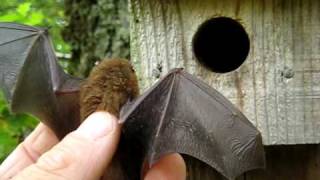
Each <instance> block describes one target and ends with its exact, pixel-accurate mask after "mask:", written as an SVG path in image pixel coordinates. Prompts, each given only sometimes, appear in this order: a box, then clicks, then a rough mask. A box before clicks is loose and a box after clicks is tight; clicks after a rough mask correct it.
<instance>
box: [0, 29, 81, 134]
mask: <svg viewBox="0 0 320 180" xmlns="http://www.w3.org/2000/svg"><path fill="white" fill-rule="evenodd" d="M0 64H1V66H0V87H1V88H2V89H3V90H4V92H5V95H6V97H7V99H8V100H9V102H11V108H12V111H13V112H27V113H31V114H33V115H35V116H37V117H38V118H40V119H41V120H43V121H44V123H45V124H47V125H48V126H49V127H51V128H52V129H53V130H54V132H55V133H56V134H57V136H58V137H60V138H61V137H63V136H64V135H65V134H66V133H67V132H70V131H71V130H73V129H75V128H76V127H77V125H78V124H79V112H78V113H72V112H74V111H79V105H78V104H79V103H78V101H79V100H78V90H79V83H80V80H79V79H76V78H72V77H71V76H69V75H67V74H65V73H64V72H63V70H62V69H61V67H59V65H58V64H57V58H56V56H55V54H54V50H53V48H52V44H51V41H50V38H49V36H48V32H47V30H46V29H42V28H37V27H31V26H26V25H20V24H15V23H0ZM67 112H68V113H67ZM70 114H76V115H70ZM67 118H69V119H67Z"/></svg>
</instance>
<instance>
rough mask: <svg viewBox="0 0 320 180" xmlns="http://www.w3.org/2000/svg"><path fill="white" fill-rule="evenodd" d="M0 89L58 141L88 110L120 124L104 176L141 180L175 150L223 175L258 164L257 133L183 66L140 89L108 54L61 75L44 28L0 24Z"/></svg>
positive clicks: (129, 70) (261, 161)
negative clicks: (81, 71)
mask: <svg viewBox="0 0 320 180" xmlns="http://www.w3.org/2000/svg"><path fill="white" fill-rule="evenodd" d="M0 65H1V66H0V87H2V88H3V89H4V91H5V94H6V97H7V98H8V100H9V101H10V103H11V108H12V111H14V112H28V113H32V114H34V115H35V116H37V117H39V118H40V119H41V121H43V122H44V123H45V124H46V125H48V126H49V127H50V128H52V130H53V131H54V132H55V134H56V135H57V137H59V138H60V139H61V138H63V137H64V136H65V135H66V134H67V133H68V132H70V131H72V130H74V129H76V128H77V127H78V126H79V124H80V123H81V122H82V121H83V120H84V119H85V118H86V117H87V116H88V115H89V114H91V113H92V112H94V111H98V110H106V111H108V112H110V113H112V114H114V115H115V116H117V117H118V118H119V119H120V123H123V127H122V135H121V140H120V144H119V148H118V151H117V153H116V156H115V158H114V160H113V162H112V166H111V169H112V172H111V171H110V170H107V172H108V173H107V175H106V176H108V178H109V179H133V180H136V179H140V178H141V169H142V167H143V166H144V165H145V164H147V165H148V166H149V167H151V166H152V165H153V164H154V163H155V162H157V161H158V160H159V159H160V158H161V157H162V156H163V155H166V154H169V153H173V152H177V153H182V154H186V155H189V156H192V157H194V158H197V159H199V160H201V161H202V162H204V163H206V164H208V165H209V166H211V167H212V168H215V169H216V170H217V171H218V172H220V173H221V174H222V175H224V176H225V177H226V178H228V179H235V178H236V177H237V176H239V175H240V174H242V173H244V172H246V171H248V170H252V169H256V168H264V167H265V157H264V149H263V145H262V138H261V135H260V133H259V131H258V130H257V129H256V128H255V127H254V126H253V125H252V124H251V123H250V121H249V120H248V119H247V118H246V117H245V116H244V115H243V114H242V113H241V112H240V111H239V110H238V109H237V108H236V107H235V106H234V105H232V103H231V102H229V101H228V100H227V99H226V98H225V97H223V95H221V94H220V93H219V92H217V91H216V90H214V89H213V88H212V87H210V86H208V85H207V84H205V83H204V82H202V81H201V80H199V79H198V78H196V77H195V76H193V75H191V74H189V73H187V72H186V71H184V70H183V69H181V68H180V69H179V68H177V69H173V70H171V71H170V72H168V74H167V75H166V76H164V77H163V78H161V80H159V81H158V82H157V83H156V84H154V85H153V86H152V87H151V88H149V89H148V90H147V91H146V92H145V93H143V94H141V95H139V88H138V81H137V77H136V75H135V72H134V69H133V67H132V66H131V64H130V63H129V61H126V60H122V59H112V60H105V61H102V62H101V63H100V64H99V65H97V66H96V67H94V69H93V70H92V72H91V73H90V75H89V77H88V78H87V79H85V80H82V79H79V78H75V77H72V76H70V75H68V74H66V73H64V72H63V70H62V69H61V67H59V65H58V63H57V58H56V56H55V54H54V50H53V48H52V43H51V40H50V38H49V35H48V32H47V30H46V29H43V28H38V27H31V26H26V25H20V24H14V23H0Z"/></svg>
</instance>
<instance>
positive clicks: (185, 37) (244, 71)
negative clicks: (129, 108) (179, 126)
mask: <svg viewBox="0 0 320 180" xmlns="http://www.w3.org/2000/svg"><path fill="white" fill-rule="evenodd" d="M130 10H131V49H132V51H131V59H132V61H133V63H134V65H135V67H136V69H137V72H138V74H139V77H141V79H142V80H143V81H140V83H141V86H142V87H143V88H147V87H150V86H151V85H152V84H154V82H155V81H156V80H158V79H159V78H160V77H161V76H162V75H164V74H166V73H167V72H168V71H169V70H170V69H172V68H176V67H183V68H185V69H186V71H188V72H189V73H192V74H195V75H197V76H198V77H200V78H201V79H202V80H203V81H205V82H206V83H208V84H210V85H211V86H212V87H214V88H215V89H217V90H218V91H219V92H221V93H222V94H223V95H224V96H225V97H227V98H228V99H229V100H231V101H232V102H233V103H234V104H235V105H236V106H237V107H238V108H239V109H241V110H242V112H243V113H244V114H245V115H246V116H247V117H248V119H249V120H250V121H251V122H252V123H253V124H254V125H255V126H256V127H257V128H258V129H259V130H260V132H261V134H262V137H263V143H264V144H265V145H266V157H267V170H265V171H263V172H252V173H248V175H247V176H244V177H239V178H240V179H241V178H243V179H244V178H246V179H310V180H311V179H320V167H319V166H320V147H319V146H318V145H317V144H319V142H320V1H319V0H279V1H263V0H224V1H219V0H201V1H200V0H199V1H195V0H130ZM306 144H313V145H306ZM275 145H281V146H275ZM289 145H293V146H289ZM197 176H200V175H197ZM200 179H206V177H204V176H202V178H200ZM208 179H210V177H209V176H208ZM211 179H212V178H211Z"/></svg>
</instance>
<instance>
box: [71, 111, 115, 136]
mask: <svg viewBox="0 0 320 180" xmlns="http://www.w3.org/2000/svg"><path fill="white" fill-rule="evenodd" d="M116 122H117V119H116V118H115V117H114V116H113V115H111V114H109V113H107V112H95V113H93V114H91V115H90V116H89V117H88V118H87V119H86V120H85V121H84V122H83V123H82V124H81V125H80V127H79V128H78V129H77V131H76V132H77V133H80V134H81V135H83V136H85V137H87V138H89V139H93V140H95V139H97V138H100V137H103V136H106V135H108V134H110V133H111V132H113V130H114V129H115V126H116Z"/></svg>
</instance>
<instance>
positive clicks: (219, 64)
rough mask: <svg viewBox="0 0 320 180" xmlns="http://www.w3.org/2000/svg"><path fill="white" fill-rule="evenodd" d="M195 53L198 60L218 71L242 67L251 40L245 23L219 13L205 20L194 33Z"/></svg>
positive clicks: (193, 44) (228, 70)
mask: <svg viewBox="0 0 320 180" xmlns="http://www.w3.org/2000/svg"><path fill="white" fill-rule="evenodd" d="M192 47H193V53H194V55H195V57H196V59H197V60H198V62H199V63H200V64H202V65H204V66H205V67H206V68H208V69H209V70H211V71H213V72H217V73H226V72H230V71H233V70H235V69H237V68H238V67H240V65H241V64H242V63H243V62H244V61H245V59H246V57H247V55H248V53H249V47H250V41H249V37H248V34H247V32H246V31H245V29H244V27H243V26H242V25H241V24H240V23H239V22H238V21H236V20H234V19H232V18H228V17H216V18H212V19H209V20H207V21H205V22H204V23H203V24H201V25H200V26H199V28H198V30H197V32H196V33H195V35H194V37H193V42H192Z"/></svg>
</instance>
